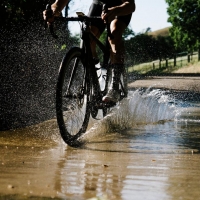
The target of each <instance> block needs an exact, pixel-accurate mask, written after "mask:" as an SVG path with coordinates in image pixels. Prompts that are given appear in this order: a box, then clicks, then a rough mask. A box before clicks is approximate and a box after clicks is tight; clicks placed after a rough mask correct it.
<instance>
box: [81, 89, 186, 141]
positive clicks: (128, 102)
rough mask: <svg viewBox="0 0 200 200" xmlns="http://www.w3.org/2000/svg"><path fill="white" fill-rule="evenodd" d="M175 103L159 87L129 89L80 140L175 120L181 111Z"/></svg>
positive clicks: (88, 139)
mask: <svg viewBox="0 0 200 200" xmlns="http://www.w3.org/2000/svg"><path fill="white" fill-rule="evenodd" d="M176 104H177V102H176V100H175V99H174V98H173V97H172V96H170V95H168V94H166V93H165V92H164V91H162V90H159V89H154V90H151V88H149V89H147V90H146V91H142V90H136V91H129V96H128V98H126V99H123V100H122V101H121V102H120V103H119V104H118V105H117V106H116V107H114V108H113V109H112V110H111V111H110V113H109V114H108V115H107V116H106V117H104V118H103V119H102V120H99V121H98V122H96V123H94V124H93V126H92V127H91V128H90V129H89V130H88V131H87V132H86V133H85V134H84V135H83V136H82V137H81V138H80V140H84V141H91V140H92V139H93V138H96V136H98V137H101V136H105V133H106V135H108V133H114V132H122V131H123V130H127V129H131V128H133V127H137V126H140V125H146V124H153V123H161V122H165V121H171V120H175V119H177V117H178V116H179V115H180V114H181V111H182V108H177V107H176ZM104 139H105V137H104Z"/></svg>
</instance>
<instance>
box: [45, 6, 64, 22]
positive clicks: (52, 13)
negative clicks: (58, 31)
mask: <svg viewBox="0 0 200 200" xmlns="http://www.w3.org/2000/svg"><path fill="white" fill-rule="evenodd" d="M60 15H61V12H60V11H58V10H57V7H56V6H55V5H54V4H52V5H51V6H50V7H47V8H46V10H44V11H43V18H44V20H45V21H47V24H52V23H53V22H54V20H55V19H54V17H58V16H60Z"/></svg>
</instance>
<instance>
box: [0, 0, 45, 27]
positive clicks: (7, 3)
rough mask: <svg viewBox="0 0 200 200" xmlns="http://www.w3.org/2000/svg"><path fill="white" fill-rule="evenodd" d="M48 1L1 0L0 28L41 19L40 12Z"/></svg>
mask: <svg viewBox="0 0 200 200" xmlns="http://www.w3.org/2000/svg"><path fill="white" fill-rule="evenodd" d="M47 3H49V0H35V1H32V0H1V2H0V27H6V28H9V27H10V26H11V25H12V24H18V23H28V22H29V20H30V19H37V20H38V19H42V11H43V10H44V9H45V5H46V4H47Z"/></svg>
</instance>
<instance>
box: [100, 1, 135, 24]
mask: <svg viewBox="0 0 200 200" xmlns="http://www.w3.org/2000/svg"><path fill="white" fill-rule="evenodd" d="M134 11H135V1H134V0H122V4H121V5H119V6H115V7H112V8H108V12H107V13H103V14H102V19H103V20H106V19H109V21H112V20H113V19H114V18H115V17H116V16H123V15H128V14H131V13H132V12H134Z"/></svg>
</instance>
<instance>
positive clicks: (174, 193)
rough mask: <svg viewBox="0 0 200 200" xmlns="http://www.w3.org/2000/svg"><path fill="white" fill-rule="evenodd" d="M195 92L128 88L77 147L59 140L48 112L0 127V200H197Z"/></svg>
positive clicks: (199, 157) (199, 106) (199, 118)
mask: <svg viewBox="0 0 200 200" xmlns="http://www.w3.org/2000/svg"><path fill="white" fill-rule="evenodd" d="M178 94H179V95H178ZM198 98H199V97H198V96H193V97H191V96H190V95H188V94H184V93H182V94H181V95H180V92H179V93H172V92H170V91H167V90H162V89H154V88H153V89H152V88H149V89H136V90H132V91H130V92H129V97H128V98H127V99H124V100H123V101H122V102H121V103H120V104H119V105H118V106H117V107H115V108H114V109H113V110H111V112H110V114H109V115H108V116H107V117H105V118H104V119H103V120H98V121H94V122H92V123H91V124H90V129H89V130H88V131H87V132H86V134H84V135H83V136H82V137H81V138H80V139H81V140H84V141H85V142H86V144H85V146H83V147H82V148H80V149H75V148H71V147H69V146H67V145H66V144H64V143H63V141H62V139H61V137H60V135H59V131H58V128H57V124H56V120H55V119H52V120H50V121H46V122H44V123H41V124H38V125H35V126H32V127H28V128H25V129H18V130H15V131H5V132H0V155H1V156H0V199H27V198H29V197H31V198H33V199H52V198H55V199H70V200H85V199H91V200H97V199H101V200H132V199H133V200H135V199H136V200H140V199H141V200H144V199H147V200H156V199H159V200H160V199H162V200H171V199H172V200H173V199H174V200H177V199H192V200H193V199H195V200H196V199H200V190H199V187H200V154H199V150H200V101H198Z"/></svg>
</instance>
